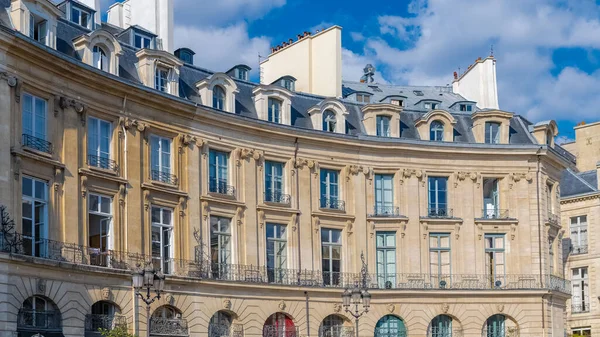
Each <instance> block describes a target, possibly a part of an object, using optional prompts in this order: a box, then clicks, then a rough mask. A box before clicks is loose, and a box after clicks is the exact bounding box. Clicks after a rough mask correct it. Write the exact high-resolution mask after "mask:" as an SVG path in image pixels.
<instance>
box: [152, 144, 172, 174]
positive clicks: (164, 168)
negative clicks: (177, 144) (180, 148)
mask: <svg viewBox="0 0 600 337" xmlns="http://www.w3.org/2000/svg"><path fill="white" fill-rule="evenodd" d="M155 141H156V143H155ZM163 141H167V142H169V146H168V152H167V151H165V149H163ZM153 143H155V144H158V149H157V151H158V158H157V167H156V168H157V171H159V172H161V173H165V174H172V170H173V155H172V153H173V151H172V149H173V140H172V139H171V138H167V137H161V136H157V135H151V136H150V164H151V167H150V170H152V171H154V163H152V162H153V160H152V156H153V155H154V148H153ZM163 154H167V155H168V156H169V160H168V163H164V162H163V156H162V155H163ZM167 164H168V165H167Z"/></svg>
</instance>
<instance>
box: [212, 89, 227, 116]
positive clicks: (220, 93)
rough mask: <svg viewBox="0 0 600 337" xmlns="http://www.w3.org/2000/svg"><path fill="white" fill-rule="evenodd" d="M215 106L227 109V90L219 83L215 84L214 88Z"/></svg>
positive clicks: (219, 108)
mask: <svg viewBox="0 0 600 337" xmlns="http://www.w3.org/2000/svg"><path fill="white" fill-rule="evenodd" d="M212 91H213V93H212V94H213V108H215V109H218V110H225V90H223V88H222V87H221V86H219V85H215V86H214V88H213V90H212Z"/></svg>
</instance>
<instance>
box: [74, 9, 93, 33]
mask: <svg viewBox="0 0 600 337" xmlns="http://www.w3.org/2000/svg"><path fill="white" fill-rule="evenodd" d="M73 12H77V13H78V14H77V21H74V20H73ZM84 14H85V15H87V25H84V24H83V23H82V22H81V21H82V19H83V15H84ZM71 22H73V23H75V24H78V25H80V26H81V27H85V28H88V29H89V28H90V23H91V22H92V15H91V13H90V12H88V11H84V10H82V9H81V8H78V7H73V6H71Z"/></svg>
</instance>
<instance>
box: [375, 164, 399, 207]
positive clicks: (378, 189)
mask: <svg viewBox="0 0 600 337" xmlns="http://www.w3.org/2000/svg"><path fill="white" fill-rule="evenodd" d="M387 183H389V187H388V186H386V184H387ZM374 189H375V214H376V215H382V213H383V212H384V210H387V209H390V208H391V209H393V207H394V175H393V174H376V175H375V186H374ZM386 192H389V195H390V196H391V200H387V198H386Z"/></svg>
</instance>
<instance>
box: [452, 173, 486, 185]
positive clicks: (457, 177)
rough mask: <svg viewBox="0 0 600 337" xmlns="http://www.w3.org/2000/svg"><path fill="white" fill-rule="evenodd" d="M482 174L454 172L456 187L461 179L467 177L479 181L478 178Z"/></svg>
mask: <svg viewBox="0 0 600 337" xmlns="http://www.w3.org/2000/svg"><path fill="white" fill-rule="evenodd" d="M480 177H481V176H480V175H479V174H477V173H475V172H456V173H454V188H457V187H458V182H459V181H464V180H465V179H467V178H468V179H471V180H473V182H474V183H476V182H477V179H478V178H480Z"/></svg>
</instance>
